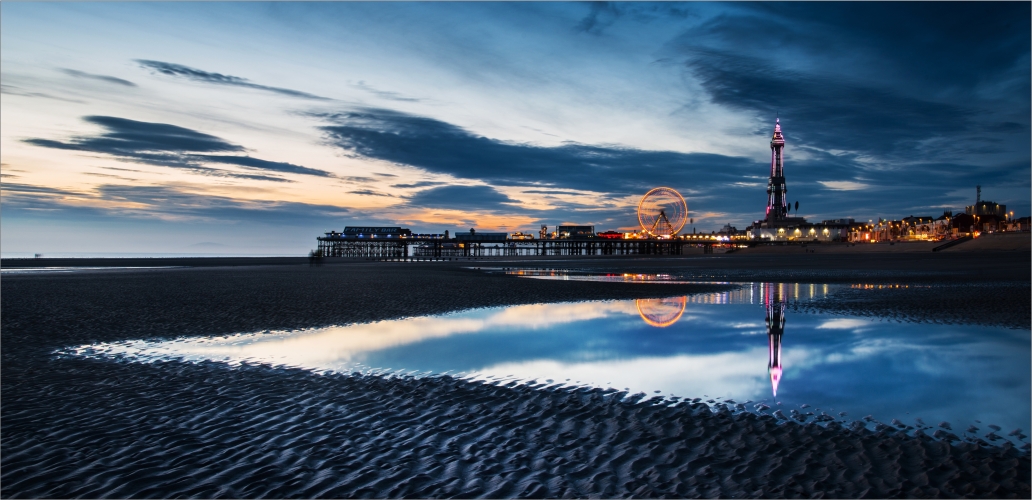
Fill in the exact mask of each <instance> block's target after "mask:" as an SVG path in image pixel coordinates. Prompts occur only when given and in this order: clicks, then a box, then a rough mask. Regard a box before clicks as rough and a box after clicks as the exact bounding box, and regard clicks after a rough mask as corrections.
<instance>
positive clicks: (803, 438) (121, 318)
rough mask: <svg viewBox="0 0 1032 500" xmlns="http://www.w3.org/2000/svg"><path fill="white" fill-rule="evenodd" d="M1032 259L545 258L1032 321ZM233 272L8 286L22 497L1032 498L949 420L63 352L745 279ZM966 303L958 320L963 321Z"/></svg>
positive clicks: (1009, 454)
mask: <svg viewBox="0 0 1032 500" xmlns="http://www.w3.org/2000/svg"><path fill="white" fill-rule="evenodd" d="M1029 257H1030V256H1029V253H1028V252H1024V253H1021V252H1017V253H1006V254H994V255H993V256H992V257H987V256H984V255H979V254H977V253H970V252H968V253H960V252H958V253H951V254H947V253H945V252H943V253H941V254H934V255H927V254H921V255H912V254H908V253H903V254H898V255H889V256H885V255H877V256H866V257H856V256H840V255H821V254H803V255H784V256H779V255H755V256H747V255H728V256H698V257H690V258H664V259H612V260H602V259H589V260H568V261H555V262H542V261H535V262H533V263H530V265H533V266H538V267H548V266H551V267H565V268H571V267H577V268H589V267H599V268H602V269H607V270H617V269H616V268H621V269H619V270H629V271H649V270H652V271H675V272H680V273H685V274H688V275H691V276H696V277H698V278H700V279H706V280H712V281H722V280H727V281H787V282H805V283H810V282H816V283H850V284H875V285H877V284H903V285H907V286H909V288H892V289H887V288H849V289H846V290H845V291H844V292H843V295H841V296H837V297H831V298H829V299H825V300H824V301H818V302H815V303H814V305H813V307H815V308H818V309H820V310H825V311H835V310H840V311H842V312H843V313H848V314H879V313H881V312H884V311H886V310H890V311H894V312H892V315H893V316H894V317H895V318H896V319H899V320H904V321H951V322H964V323H975V324H994V325H1002V326H1007V327H1011V328H1029V321H1030V313H1029V303H1030V293H1029V276H1030V271H1032V269H1030V258H1029ZM7 264H8V263H7V262H6V261H5V262H4V266H5V267H7ZM225 264H226V262H225V261H221V262H215V263H214V265H213V266H212V267H195V268H177V269H153V270H132V271H126V270H112V271H103V270H100V271H81V272H75V273H60V274H58V273H53V274H36V275H5V276H3V278H2V283H0V285H2V293H0V306H2V312H3V314H2V315H0V325H2V328H0V333H2V347H3V350H2V361H3V364H2V367H0V369H2V376H0V398H2V405H0V483H2V485H0V494H2V496H4V497H12V498H13V497H80V496H83V497H179V496H200V497H287V496H301V497H317V496H319V497H440V496H458V497H513V496H519V497H587V496H593V497H597V496H602V497H616V496H629V495H633V496H646V497H657V496H678V497H695V496H720V497H731V496H751V497H760V496H774V497H797V496H807V497H809V496H815V495H823V496H831V497H860V496H867V497H889V496H919V497H939V496H988V497H1010V496H1019V497H1024V498H1027V497H1029V495H1030V490H1029V479H1030V478H1029V476H1030V469H1032V466H1030V461H1029V456H1028V453H1027V450H1018V449H1016V448H1013V447H1011V446H1009V445H1004V446H995V445H993V444H992V443H986V442H980V443H965V442H959V441H951V440H950V439H951V437H950V436H948V435H946V434H945V433H943V432H941V431H940V432H939V433H938V434H937V435H936V434H935V432H934V431H935V429H931V428H929V429H927V433H928V434H927V435H925V434H924V432H922V433H921V434H919V435H918V436H916V437H914V436H909V437H908V436H906V435H904V434H901V433H897V432H896V431H895V430H892V429H889V428H883V429H882V430H881V431H880V432H877V433H876V432H871V431H867V430H860V431H855V430H851V429H849V428H846V427H843V426H841V425H839V424H838V423H830V424H826V425H827V426H826V427H822V426H820V425H817V424H813V423H811V424H806V425H800V424H796V423H794V422H787V423H786V422H782V421H779V420H778V418H777V417H774V416H758V415H755V414H752V413H743V412H740V411H737V410H736V409H735V408H734V407H731V408H729V409H726V408H725V409H720V410H719V411H717V412H713V411H711V410H710V409H709V407H704V405H698V404H696V405H694V406H693V405H691V404H681V405H678V406H675V407H667V406H660V405H653V404H650V403H648V402H645V403H642V402H638V403H635V402H634V401H633V398H632V400H630V401H623V400H620V399H619V398H621V397H622V396H624V395H621V394H615V395H614V394H607V393H603V392H601V391H576V390H569V389H568V390H534V389H530V388H526V387H495V386H489V385H483V384H477V383H472V382H466V381H461V380H456V379H450V378H430V379H421V380H413V379H383V378H378V377H362V376H344V375H339V376H338V375H335V376H321V375H314V374H310V373H307V372H302V371H299V370H283V369H273V368H269V367H260V366H247V367H242V368H229V367H226V366H224V365H220V364H218V363H202V364H187V363H179V362H171V361H170V362H163V363H157V364H138V363H127V362H117V361H98V360H90V359H78V358H76V359H73V358H62V359H56V358H55V357H54V356H53V355H52V352H53V351H54V350H56V349H60V348H64V347H68V346H71V345H80V344H85V343H91V342H100V341H107V342H110V341H117V340H127V339H138V338H168V337H176V336H182V335H214V334H225V333H236V332H242V331H259V330H264V329H289V328H304V327H315V326H324V325H329V324H346V323H354V322H364V321H375V320H381V319H391V318H398V317H405V316H414V315H423V314H433V313H441V312H447V311H452V310H457V309H464V308H470V307H485V306H497V305H507V304H517V303H537V302H556V301H571V300H586V299H622V298H640V297H647V296H666V295H672V294H681V293H696V292H707V291H715V290H718V289H723V288H725V287H726V286H728V285H642V284H623V283H598V282H575V281H545V280H532V279H521V278H516V277H512V276H505V275H502V274H486V273H484V272H482V271H477V270H471V269H465V268H464V267H466V266H473V267H489V266H490V267H494V266H499V267H502V266H515V265H518V263H515V262H505V261H502V260H500V259H495V260H492V261H489V262H477V263H467V262H461V263H380V262H364V261H359V262H330V261H327V263H326V264H324V265H323V266H320V267H309V266H307V264H303V265H266V266H246V265H245V266H237V267H230V266H227V265H225ZM775 264H776V269H774V265H775ZM94 265H95V264H94ZM150 265H162V264H157V263H151V264H150ZM888 305H892V307H893V308H894V309H893V308H889V309H886V308H887V306H888ZM944 305H945V306H948V308H950V309H952V310H955V311H956V312H955V313H952V315H945V316H944V315H943V313H942V310H943V308H944ZM698 396H701V395H698Z"/></svg>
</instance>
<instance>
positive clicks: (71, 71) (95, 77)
mask: <svg viewBox="0 0 1032 500" xmlns="http://www.w3.org/2000/svg"><path fill="white" fill-rule="evenodd" d="M60 71H61V72H62V73H64V74H66V75H68V76H74V77H76V78H85V79H88V80H97V81H100V82H105V83H114V84H115V85H122V86H125V87H135V86H136V84H135V83H133V82H130V81H129V80H123V79H121V78H116V77H113V76H108V75H97V74H93V73H87V72H85V71H79V70H74V69H68V68H61V70H60Z"/></svg>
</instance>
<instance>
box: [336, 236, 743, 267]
mask: <svg viewBox="0 0 1032 500" xmlns="http://www.w3.org/2000/svg"><path fill="white" fill-rule="evenodd" d="M317 240H318V242H319V247H318V253H319V255H320V256H322V257H360V258H373V259H390V260H393V259H408V258H421V259H429V260H439V259H445V258H482V257H530V256H556V257H582V256H583V257H588V256H605V255H609V256H619V255H638V256H642V255H653V256H663V255H683V254H684V253H686V252H685V250H686V249H687V248H689V247H693V246H698V247H702V248H703V253H713V245H716V244H723V243H724V242H721V241H719V240H716V239H713V238H711V237H710V236H709V235H706V236H703V235H698V237H691V236H690V235H689V236H687V237H682V238H669V239H663V238H654V239H604V238H577V239H572V238H569V239H567V238H559V239H535V240H522V239H521V240H513V239H509V238H498V239H492V240H482V241H470V240H468V239H462V238H445V235H443V234H434V235H414V234H397V233H389V234H383V233H378V234H365V233H363V234H355V233H352V234H348V233H338V232H333V231H331V232H329V233H326V235H325V236H320V237H318V238H317Z"/></svg>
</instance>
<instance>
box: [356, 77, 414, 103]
mask: <svg viewBox="0 0 1032 500" xmlns="http://www.w3.org/2000/svg"><path fill="white" fill-rule="evenodd" d="M351 85H352V86H353V87H355V88H358V89H362V90H364V91H366V92H369V93H370V94H373V95H375V96H376V97H379V98H381V99H387V100H390V101H401V102H420V101H423V99H418V98H415V97H405V96H403V95H401V94H399V93H397V92H390V91H387V90H379V89H375V88H373V87H370V86H369V85H368V84H366V82H364V81H359V82H358V83H353V84H351Z"/></svg>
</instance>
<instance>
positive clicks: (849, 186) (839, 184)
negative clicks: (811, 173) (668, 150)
mask: <svg viewBox="0 0 1032 500" xmlns="http://www.w3.org/2000/svg"><path fill="white" fill-rule="evenodd" d="M817 182H818V183H820V184H821V185H822V186H824V187H826V188H828V189H831V190H833V191H860V190H862V189H867V188H869V187H870V186H869V185H867V184H864V183H862V182H856V181H817Z"/></svg>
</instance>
